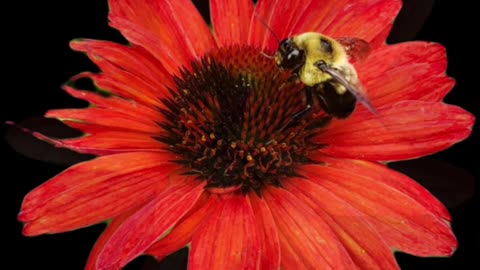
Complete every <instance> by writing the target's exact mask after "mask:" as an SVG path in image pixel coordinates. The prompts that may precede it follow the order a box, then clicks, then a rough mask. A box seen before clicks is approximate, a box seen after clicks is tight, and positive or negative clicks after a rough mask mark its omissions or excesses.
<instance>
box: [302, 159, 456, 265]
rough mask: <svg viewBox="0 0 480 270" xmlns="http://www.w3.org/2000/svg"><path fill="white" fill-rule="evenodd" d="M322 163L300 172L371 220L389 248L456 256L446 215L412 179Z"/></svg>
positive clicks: (354, 164) (368, 167)
mask: <svg viewBox="0 0 480 270" xmlns="http://www.w3.org/2000/svg"><path fill="white" fill-rule="evenodd" d="M321 159H322V161H323V162H325V165H312V166H305V167H302V170H301V172H300V173H301V174H302V175H304V176H306V177H307V178H309V179H310V180H311V181H313V182H315V183H317V184H318V185H320V186H322V187H324V188H326V189H328V190H329V191H330V192H332V193H334V194H335V195H337V196H338V197H340V198H342V199H343V200H345V201H346V202H348V203H349V204H350V205H352V206H353V207H355V208H356V209H358V210H360V211H361V212H363V213H364V214H365V215H367V216H368V220H369V222H370V223H371V224H372V225H373V226H374V228H375V229H376V230H377V231H378V233H379V234H380V235H381V237H382V238H383V239H384V240H385V241H386V242H387V244H388V245H389V246H391V247H395V248H398V249H400V250H402V251H405V252H407V253H411V254H414V255H418V256H437V255H438V256H441V255H451V254H452V253H453V251H454V250H455V247H456V245H457V242H456V240H455V236H454V235H453V233H452V231H451V228H450V226H449V223H448V221H447V220H445V219H444V218H445V216H446V217H447V218H448V214H446V210H445V209H444V208H443V206H442V205H441V204H440V203H439V202H438V201H437V200H436V199H435V198H433V196H432V195H430V194H429V193H428V192H427V191H426V190H423V188H422V187H420V186H419V185H418V184H416V183H414V181H413V180H411V179H409V178H408V177H406V176H404V175H402V174H400V173H397V172H395V171H393V170H390V169H388V168H386V167H385V166H383V165H379V164H376V163H370V162H367V161H357V160H344V159H334V158H327V157H322V158H321Z"/></svg>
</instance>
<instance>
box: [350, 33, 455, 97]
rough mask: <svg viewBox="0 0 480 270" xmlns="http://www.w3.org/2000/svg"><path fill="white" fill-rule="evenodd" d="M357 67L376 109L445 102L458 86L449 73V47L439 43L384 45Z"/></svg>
mask: <svg viewBox="0 0 480 270" xmlns="http://www.w3.org/2000/svg"><path fill="white" fill-rule="evenodd" d="M356 68H357V70H358V74H359V77H360V80H361V81H362V84H363V86H364V88H365V89H366V90H367V92H368V96H369V97H370V99H372V101H373V103H374V104H375V105H376V106H382V105H385V104H392V103H394V102H397V101H400V100H425V101H441V100H442V99H443V98H444V97H445V95H446V94H447V93H448V92H449V91H450V89H452V87H453V85H454V84H455V81H454V80H453V79H452V78H449V77H447V76H446V74H445V71H446V68H447V55H446V53H445V48H444V47H443V46H442V45H440V44H435V43H427V42H408V43H401V44H396V45H392V46H383V47H382V48H379V49H377V50H374V51H373V52H372V53H371V54H370V55H369V56H368V58H367V59H365V60H364V61H362V62H360V63H359V64H358V65H357V67H356Z"/></svg>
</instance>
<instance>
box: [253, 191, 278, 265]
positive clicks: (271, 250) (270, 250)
mask: <svg viewBox="0 0 480 270" xmlns="http://www.w3.org/2000/svg"><path fill="white" fill-rule="evenodd" d="M249 198H250V203H251V204H252V209H253V213H254V214H255V222H256V223H257V225H258V230H259V233H260V244H261V247H262V256H261V258H260V268H259V269H272V270H275V269H280V241H279V239H278V232H277V227H276V224H275V221H274V220H273V216H272V212H271V211H270V209H269V208H268V205H267V203H266V202H265V200H264V199H262V198H259V197H258V196H257V194H253V193H252V194H250V196H249Z"/></svg>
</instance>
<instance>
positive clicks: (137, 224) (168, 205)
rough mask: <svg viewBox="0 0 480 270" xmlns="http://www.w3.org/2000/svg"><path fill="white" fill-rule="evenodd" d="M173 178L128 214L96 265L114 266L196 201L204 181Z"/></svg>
mask: <svg viewBox="0 0 480 270" xmlns="http://www.w3.org/2000/svg"><path fill="white" fill-rule="evenodd" d="M180 178H181V177H178V178H177V179H174V180H173V181H172V183H171V185H170V186H169V188H168V189H166V190H164V191H163V192H159V193H157V194H156V196H154V197H153V198H152V199H151V201H150V202H148V203H147V204H145V205H144V206H143V207H142V208H141V209H140V210H138V211H137V212H136V213H135V214H133V215H132V216H131V217H129V218H128V219H127V220H125V222H124V223H123V224H122V225H121V226H120V227H119V228H118V230H117V231H116V232H115V233H114V234H113V235H112V237H111V238H110V240H109V241H108V243H107V244H106V245H105V248H104V249H103V251H102V252H101V253H100V255H99V257H98V263H97V267H98V268H99V269H112V268H114V269H118V268H121V267H123V266H125V265H126V264H127V263H128V262H130V261H131V260H133V259H134V258H136V257H137V256H139V255H141V254H142V253H144V252H145V251H146V250H147V249H148V248H149V247H150V246H151V245H152V244H153V243H154V242H155V241H157V240H158V239H159V238H160V237H161V236H162V235H164V234H165V233H167V232H168V230H170V229H171V228H172V227H173V226H174V225H175V224H176V223H177V222H178V221H179V220H180V219H181V218H182V217H183V216H184V215H185V214H186V213H187V212H188V211H189V210H190V209H191V208H192V207H193V206H194V205H195V204H196V202H197V201H198V199H199V198H200V197H201V195H202V193H203V192H204V189H203V187H204V185H205V184H204V183H202V182H197V181H195V180H194V179H193V178H192V177H184V179H180Z"/></svg>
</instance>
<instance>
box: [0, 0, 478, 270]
mask: <svg viewBox="0 0 480 270" xmlns="http://www.w3.org/2000/svg"><path fill="white" fill-rule="evenodd" d="M13 2H14V1H12V3H13ZM52 2H53V1H29V3H28V2H26V1H17V2H15V4H12V3H10V4H7V5H6V6H4V7H3V8H2V9H4V16H3V18H2V20H3V23H2V29H3V30H2V32H3V34H2V48H3V49H2V51H3V56H2V58H3V61H2V62H3V65H4V69H3V72H2V86H3V87H2V95H3V96H2V98H1V102H2V106H1V110H2V114H1V116H2V118H4V119H1V120H2V122H3V121H5V120H11V121H15V122H21V121H22V120H24V119H27V118H29V117H31V116H39V115H42V114H43V113H45V112H46V111H47V110H48V109H51V108H68V107H80V106H83V105H85V104H84V103H83V102H80V101H78V100H75V99H73V98H71V97H69V96H68V95H66V94H65V93H64V92H62V91H61V90H60V86H61V84H62V83H64V82H65V81H66V80H67V79H68V78H70V77H71V76H73V75H75V74H77V73H79V72H82V71H86V70H91V71H95V70H97V69H96V67H95V66H94V65H93V64H92V63H91V62H90V61H89V60H88V59H87V57H86V56H84V55H83V54H80V53H76V52H73V51H71V50H70V49H69V47H68V42H69V41H70V40H71V39H73V38H78V37H86V38H94V39H104V40H114V41H118V42H123V38H122V37H121V36H120V34H119V33H118V32H116V31H115V30H113V29H111V28H109V27H108V25H107V10H108V9H107V1H106V0H104V1H98V0H81V1H79V0H70V1H57V2H56V3H52ZM66 2H68V3H66ZM197 2H198V3H199V6H200V7H201V10H202V11H205V12H208V7H207V6H206V4H205V3H204V2H203V1H197ZM406 2H408V4H410V3H414V2H417V4H413V5H412V8H413V9H412V10H410V12H408V13H407V12H405V13H402V14H401V17H400V19H399V21H398V23H397V24H396V28H395V29H394V34H392V36H391V37H390V41H391V42H397V41H401V40H405V39H416V40H429V41H436V42H439V43H442V44H444V45H445V46H446V47H447V52H448V58H449V66H448V74H449V75H450V76H452V77H454V78H456V79H457V85H456V87H455V88H454V90H453V91H452V92H451V93H450V94H449V95H448V96H447V98H446V102H447V103H451V104H456V105H459V106H461V107H463V108H465V109H467V110H468V111H470V112H472V113H474V114H475V115H476V116H477V117H478V115H479V108H480V99H479V95H478V93H479V91H480V87H479V83H478V81H479V77H480V73H479V68H478V65H479V62H478V54H479V48H480V46H479V43H478V42H477V41H475V40H474V38H477V36H476V35H478V19H479V18H478V17H479V15H478V14H475V13H474V12H475V10H476V8H474V4H473V3H474V1H462V4H458V3H460V1H436V2H435V4H434V6H433V8H432V11H431V15H430V16H429V17H428V18H427V20H426V22H425V24H424V25H423V27H422V28H421V30H420V31H419V32H418V33H415V32H416V31H415V28H416V25H419V23H418V22H419V21H421V20H419V19H418V18H420V17H421V13H422V10H427V11H428V8H427V9H423V8H424V7H422V6H426V7H428V6H429V5H428V3H427V2H431V1H428V0H424V1H422V0H420V1H406ZM412 12H413V13H412ZM412 14H418V17H416V16H417V15H412ZM7 15H9V16H7ZM5 70H6V73H5ZM1 127H2V134H3V130H5V129H7V128H8V127H7V126H6V125H3V124H2V126H1ZM479 141H480V136H479V130H478V125H477V126H476V128H475V129H474V133H473V135H472V136H471V137H470V138H469V139H467V140H466V141H464V142H462V143H459V144H457V145H455V146H454V147H452V148H450V149H448V150H446V151H444V152H442V153H439V154H436V155H435V156H434V157H435V158H437V159H440V160H443V161H447V162H449V163H451V164H453V165H455V166H457V167H460V168H463V169H465V170H466V171H468V172H469V173H470V174H472V175H474V176H477V178H476V181H477V186H478V184H479V183H478V175H479V169H478V167H479V166H480V162H479V161H478V156H477V153H478V151H479V150H480V149H479ZM2 142H3V140H2ZM2 145H3V144H2ZM5 147H6V148H5V150H2V152H1V153H2V154H3V155H4V160H6V161H5V162H4V163H3V165H2V167H3V166H5V167H4V169H3V170H2V171H3V176H2V185H3V188H2V193H3V194H4V195H3V201H4V202H3V205H2V206H3V207H5V208H6V209H5V210H4V211H2V214H3V218H2V221H3V222H2V224H3V225H4V226H6V227H7V228H6V229H4V230H3V233H4V236H6V239H7V241H6V242H5V241H3V243H4V244H3V247H4V248H6V249H7V252H6V253H5V252H4V253H3V256H5V258H6V259H7V260H2V261H3V262H4V263H5V264H7V265H11V266H9V267H6V268H5V269H82V268H83V266H84V264H85V262H86V259H87V256H88V253H89V251H90V249H91V247H92V246H93V244H94V242H95V240H96V238H97V237H98V235H99V234H100V233H101V231H102V229H103V226H102V225H96V226H92V227H89V228H86V229H81V230H78V231H74V232H69V233H64V234H58V235H47V236H39V237H35V238H27V237H24V236H22V235H21V228H22V225H21V224H20V223H19V222H17V220H16V215H17V213H18V210H19V208H20V205H21V202H22V199H23V197H24V196H25V194H26V193H28V191H30V190H31V189H33V188H34V187H36V186H38V185H40V184H41V183H42V182H44V181H46V180H47V179H49V178H50V177H52V176H54V175H55V174H57V173H58V172H60V171H61V170H63V169H64V168H65V167H64V166H59V165H52V164H48V163H44V162H41V161H36V160H32V159H29V158H27V157H24V156H22V155H20V154H17V153H16V152H14V151H13V150H12V148H10V147H9V146H6V145H5ZM477 191H478V189H477ZM478 203H479V198H478V192H476V197H475V198H473V199H469V200H468V201H466V202H464V203H463V204H461V205H459V206H456V207H455V208H453V209H450V211H451V213H452V216H453V224H452V225H453V229H454V231H455V234H456V236H457V237H458V239H459V249H458V250H457V252H456V253H455V255H454V256H453V257H452V258H415V257H411V256H407V255H403V254H401V255H398V259H399V263H400V265H401V266H402V268H403V269H478V268H477V267H478V263H477V262H478V259H477V258H476V256H478V255H480V249H479V246H478V244H479V241H478V240H479V228H480V226H479V225H480V224H479V223H478V222H477V221H476V220H475V216H477V217H478V214H479V213H480V212H479V208H478ZM183 255H185V254H183ZM10 260H11V262H10ZM10 263H12V264H10ZM142 265H143V260H142V259H139V260H136V261H135V262H134V263H133V264H132V265H130V266H129V267H128V268H130V269H140V268H141V267H142ZM2 268H3V267H2ZM162 269H166V268H162ZM171 269H178V268H175V267H174V268H171Z"/></svg>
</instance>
